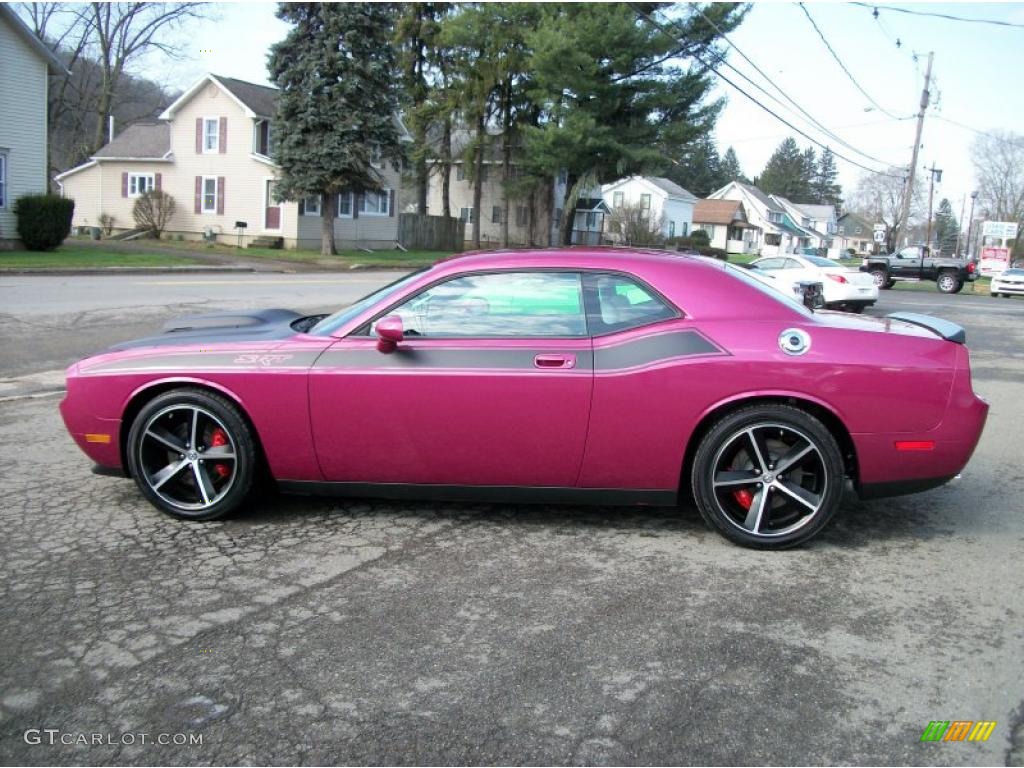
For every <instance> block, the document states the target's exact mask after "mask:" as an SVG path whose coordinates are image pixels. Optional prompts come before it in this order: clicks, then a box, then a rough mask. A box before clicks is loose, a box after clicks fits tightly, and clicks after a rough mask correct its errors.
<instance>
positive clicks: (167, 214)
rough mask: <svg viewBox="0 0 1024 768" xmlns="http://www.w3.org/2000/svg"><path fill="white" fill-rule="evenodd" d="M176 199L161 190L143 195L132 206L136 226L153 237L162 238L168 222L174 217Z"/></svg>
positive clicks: (152, 190) (154, 190) (153, 190)
mask: <svg viewBox="0 0 1024 768" xmlns="http://www.w3.org/2000/svg"><path fill="white" fill-rule="evenodd" d="M175 207H176V206H175V204H174V198H173V197H171V196H170V195H169V194H167V193H166V192H164V191H163V190H160V189H151V190H149V191H148V192H144V193H143V194H141V195H140V196H139V197H138V199H137V200H136V201H135V205H134V206H132V218H134V219H135V226H137V227H139V229H144V230H146V231H147V232H149V233H150V234H152V235H153V237H155V238H158V239H159V237H160V235H161V233H163V231H164V228H166V226H167V222H169V221H170V220H171V217H172V216H174V209H175Z"/></svg>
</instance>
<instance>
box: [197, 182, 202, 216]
mask: <svg viewBox="0 0 1024 768" xmlns="http://www.w3.org/2000/svg"><path fill="white" fill-rule="evenodd" d="M202 212H203V177H202V176H196V213H202Z"/></svg>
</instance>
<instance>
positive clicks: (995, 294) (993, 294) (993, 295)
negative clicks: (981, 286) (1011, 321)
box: [989, 293, 999, 299]
mask: <svg viewBox="0 0 1024 768" xmlns="http://www.w3.org/2000/svg"><path fill="white" fill-rule="evenodd" d="M989 295H990V296H991V297H992V298H993V299H998V298H999V294H998V293H990V294H989Z"/></svg>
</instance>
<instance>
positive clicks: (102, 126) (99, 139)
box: [90, 72, 114, 154]
mask: <svg viewBox="0 0 1024 768" xmlns="http://www.w3.org/2000/svg"><path fill="white" fill-rule="evenodd" d="M113 100H114V99H113V94H111V92H110V85H109V80H108V76H107V74H106V73H105V72H104V73H103V85H102V86H101V87H100V97H99V101H97V103H96V133H95V134H93V139H92V151H93V152H96V151H97V150H99V148H100V147H102V146H103V145H104V144H106V143H107V141H106V139H107V136H106V134H107V124H108V123H109V122H110V109H111V103H112V102H113ZM90 154H91V153H90Z"/></svg>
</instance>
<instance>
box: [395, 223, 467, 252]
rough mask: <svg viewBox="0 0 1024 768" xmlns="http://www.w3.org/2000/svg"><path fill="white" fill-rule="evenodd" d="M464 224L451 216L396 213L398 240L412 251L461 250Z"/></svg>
mask: <svg viewBox="0 0 1024 768" xmlns="http://www.w3.org/2000/svg"><path fill="white" fill-rule="evenodd" d="M464 227H465V225H464V224H463V222H462V220H461V219H456V218H453V217H451V216H424V215H421V214H418V213H400V214H399V215H398V242H399V243H401V244H402V247H403V248H408V249H409V250H412V251H449V252H453V253H454V252H456V251H461V250H462V242H463V233H464V231H465V229H464Z"/></svg>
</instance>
